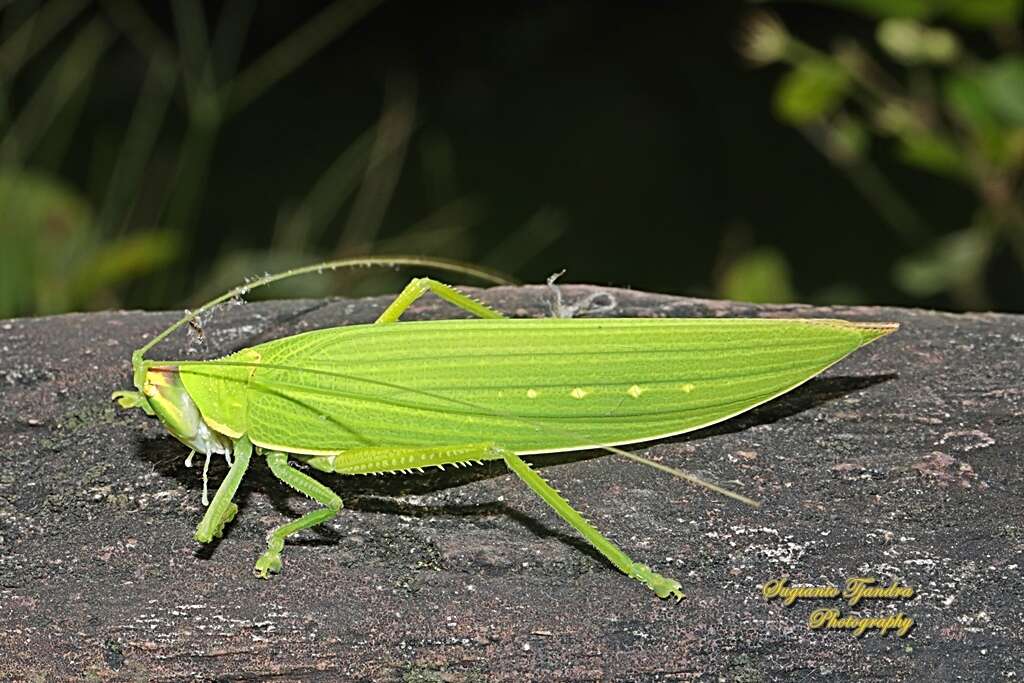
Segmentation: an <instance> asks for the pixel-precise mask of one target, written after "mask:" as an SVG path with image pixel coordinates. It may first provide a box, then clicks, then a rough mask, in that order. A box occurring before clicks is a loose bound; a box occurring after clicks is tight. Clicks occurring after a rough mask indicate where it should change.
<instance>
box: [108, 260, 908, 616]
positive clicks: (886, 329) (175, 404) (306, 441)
mask: <svg viewBox="0 0 1024 683" xmlns="http://www.w3.org/2000/svg"><path fill="white" fill-rule="evenodd" d="M379 263H389V264H395V263H402V264H410V263H411V264H413V265H416V264H419V265H431V264H432V263H433V264H434V265H436V261H434V260H430V259H428V260H426V261H424V260H417V259H406V258H376V259H346V260H343V261H334V262H328V263H324V264H318V265H314V266H309V267H306V268H301V269H296V270H295V271H288V272H285V273H280V274H277V275H272V276H266V277H264V278H260V279H258V280H255V281H253V282H250V283H248V284H246V285H243V286H241V287H238V288H236V289H235V290H232V291H231V292H228V293H226V294H224V295H223V296H221V297H218V298H217V299H215V300H213V301H211V302H209V303H208V304H206V305H204V306H203V307H201V308H199V309H197V310H196V311H195V312H194V313H190V314H189V315H187V316H186V317H185V318H182V319H181V320H180V321H178V322H177V323H176V324H174V325H172V326H171V327H169V328H168V329H167V330H165V331H163V332H162V333H160V334H159V335H157V336H156V337H154V338H153V339H152V340H151V341H150V342H149V343H147V344H146V345H145V346H143V347H142V348H140V349H138V350H137V351H135V352H134V353H133V355H132V369H133V375H134V384H135V388H136V390H135V391H119V392H116V393H115V394H114V398H116V399H118V401H119V403H120V405H121V406H123V407H128V408H140V409H142V410H144V411H145V412H146V413H147V414H149V415H156V416H157V417H159V418H160V420H161V421H162V422H163V423H164V425H165V426H166V428H167V430H168V431H169V432H170V433H171V434H172V435H173V436H175V437H176V438H177V439H179V440H180V441H182V442H183V443H185V444H186V445H187V446H189V447H190V448H192V449H193V451H194V452H195V451H198V452H200V453H202V454H204V455H205V456H206V457H207V462H208V461H209V457H210V455H211V454H224V455H225V457H227V458H229V462H230V463H231V464H230V468H229V470H228V473H227V475H226V476H225V478H224V480H223V482H222V483H221V484H220V487H219V488H218V489H217V492H216V494H215V495H214V497H213V501H212V502H211V503H210V504H209V507H208V508H207V510H206V513H205V515H204V516H203V519H202V521H200V523H199V526H198V528H197V529H196V532H195V539H196V540H197V541H199V542H201V543H209V542H210V541H211V540H212V539H213V538H214V537H218V536H221V535H222V534H223V533H224V528H225V525H226V524H228V523H229V522H230V521H231V520H232V519H233V518H234V516H235V514H236V512H237V510H238V508H237V506H236V505H235V503H233V502H232V497H233V496H234V494H235V491H236V490H237V489H238V486H239V483H240V482H241V480H242V477H243V476H244V475H245V472H246V469H247V467H248V466H249V462H250V459H251V457H252V455H253V453H256V454H257V455H262V456H263V457H264V458H265V459H266V461H267V464H268V465H269V467H270V470H271V471H272V472H273V473H274V475H275V476H277V477H278V478H279V479H280V480H282V481H283V482H284V483H285V484H287V485H288V486H290V487H292V488H293V489H295V490H296V491H298V492H300V493H302V494H304V495H306V496H307V497H309V498H311V499H312V500H314V501H315V502H317V503H319V504H320V507H319V508H317V509H315V510H313V511H312V512H309V513H308V514H306V515H304V516H302V517H300V518H299V519H296V520H294V521H292V522H289V523H287V524H284V525H283V526H280V527H278V528H276V529H274V530H273V531H272V532H271V533H270V534H269V535H268V537H267V549H266V551H265V552H264V553H263V554H262V555H261V556H260V557H259V559H258V560H257V562H256V565H255V568H254V571H255V573H256V575H257V576H260V577H263V578H266V577H268V576H269V575H270V574H272V573H277V572H280V571H281V553H282V550H283V548H284V543H285V539H286V538H287V537H288V536H290V535H292V534H294V533H296V532H299V531H301V530H303V529H308V528H310V527H313V526H316V525H318V524H321V523H323V522H326V521H327V520H329V519H331V518H332V517H334V516H335V515H336V514H337V513H338V511H339V510H340V509H341V508H342V501H341V498H340V497H338V495H337V494H335V493H334V492H333V491H332V490H331V489H330V488H329V487H328V486H327V485H325V484H323V483H321V482H320V481H319V480H317V479H315V478H314V477H312V476H310V475H309V474H306V473H305V472H303V471H302V470H301V469H299V468H297V467H295V466H293V465H292V464H290V463H289V461H290V460H291V461H295V462H299V463H304V464H305V466H307V467H311V468H313V469H316V470H319V471H322V472H326V473H334V474H342V475H354V474H380V473H389V472H391V473H394V472H397V473H401V472H410V471H417V470H422V469H423V468H425V467H432V466H433V467H441V468H443V467H444V466H446V465H455V466H461V465H469V464H473V463H479V462H483V461H486V460H500V461H503V462H504V463H505V465H507V467H508V468H509V469H510V470H511V471H512V472H513V473H514V474H515V475H517V476H518V477H519V478H520V479H521V480H522V481H523V482H524V483H526V485H527V486H529V487H530V488H531V489H532V490H533V491H534V492H535V493H536V494H537V495H539V496H540V497H541V498H542V499H543V500H544V501H545V502H546V503H547V504H548V505H550V506H551V508H552V509H553V510H554V511H555V512H556V513H557V514H558V515H559V516H560V517H561V518H562V519H563V520H564V521H565V522H567V523H568V524H569V525H571V526H572V527H574V528H575V529H576V530H577V531H578V532H579V533H580V534H581V535H582V536H583V537H584V538H585V539H586V540H587V541H588V542H590V543H591V544H592V545H593V546H594V547H595V548H596V549H597V550H598V551H599V552H600V553H601V554H602V555H603V556H604V557H605V558H607V559H608V561H609V562H611V564H612V565H614V566H615V567H616V568H618V569H619V570H621V571H622V572H623V573H624V574H626V575H627V576H629V577H631V578H634V579H636V580H638V581H640V582H641V583H643V584H644V585H646V586H647V587H649V588H650V589H651V590H653V591H654V592H655V593H656V594H657V595H658V596H660V597H663V598H666V597H676V598H681V597H682V596H683V593H682V590H681V587H680V584H679V583H678V582H676V581H675V580H673V579H670V578H668V577H664V576H662V575H660V574H658V573H656V572H655V571H654V570H652V569H651V568H650V567H648V566H647V565H645V564H641V563H638V562H634V561H633V560H632V559H631V558H630V557H629V556H628V555H627V554H626V553H624V552H623V551H622V550H620V549H619V548H618V547H617V546H616V545H615V544H613V543H612V542H611V541H609V540H608V539H607V538H605V537H604V536H603V535H602V534H601V533H600V532H599V531H598V530H597V529H596V528H595V527H594V526H592V525H591V524H590V523H589V522H587V521H586V520H585V519H584V518H583V516H582V515H580V514H579V513H578V512H577V511H576V510H575V509H573V507H572V506H571V505H570V504H569V502H568V501H567V500H566V499H565V498H563V497H562V495H561V494H560V493H559V492H558V491H556V490H555V489H554V488H553V487H551V486H550V485H549V484H548V483H547V482H546V481H545V480H544V479H543V478H542V477H541V476H540V475H539V474H538V473H537V472H535V471H534V470H533V469H532V468H531V467H530V465H529V464H528V463H527V462H526V461H525V460H523V458H522V457H521V456H525V455H537V454H543V453H552V452H559V451H571V450H582V449H593V448H601V449H605V450H609V451H612V452H615V453H618V454H621V455H624V456H626V457H630V458H633V459H641V458H639V456H637V455H635V454H632V453H630V452H629V451H626V450H623V449H621V448H619V446H622V445H623V444H631V443H637V442H641V441H649V440H652V439H659V438H663V437H667V436H672V435H676V434H681V433H684V432H689V431H693V430H696V429H700V428H701V427H705V426H708V425H711V424H714V423H717V422H721V421H723V420H726V419H729V418H730V417H733V416H735V415H737V414H739V413H742V412H745V411H747V410H750V409H751V408H753V407H755V406H758V405H760V404H762V403H764V402H766V401H769V400H771V399H773V398H775V397H777V396H779V395H781V394H783V393H786V392H787V391H790V390H791V389H793V388H795V387H797V386H799V385H800V384H803V383H804V382H806V381H807V380H808V379H810V378H811V377H813V376H815V375H817V374H819V373H820V372H822V371H823V370H825V369H826V368H828V367H829V366H831V365H833V364H834V363H837V362H839V361H840V360H842V359H843V358H844V357H845V356H846V355H848V354H849V353H851V352H853V351H854V350H856V349H857V348H859V347H861V346H863V345H865V344H867V343H869V342H871V341H874V340H875V339H878V338H879V337H882V336H884V335H886V334H889V333H891V332H893V331H894V330H895V329H896V328H897V325H895V324H890V323H858V322H846V321H842V320H825V319H768V318H715V319H703V318H643V319H642V318H589V319H587V318H542V319H509V318H505V317H503V316H502V315H501V314H500V313H498V312H497V311H495V310H493V309H492V308H490V307H488V306H486V305H484V304H482V303H480V302H478V301H476V300H474V299H472V298H470V297H469V296H467V295H465V294H463V293H461V292H460V291H458V290H456V289H455V288H453V287H450V286H448V285H445V284H442V283H440V282H437V281H434V280H431V279H427V278H417V279H413V280H412V281H411V282H410V283H409V285H408V286H407V287H406V288H405V289H404V290H403V291H402V292H401V293H400V294H399V295H398V296H397V298H396V299H395V300H394V301H393V302H392V303H391V304H390V305H389V306H388V307H387V308H386V309H385V310H384V312H383V313H381V314H380V317H379V318H377V320H376V322H375V323H373V324H368V325H349V326H343V327H334V328H328V329H323V330H316V331H312V332H306V333H302V334H297V335H294V336H290V337H285V338H281V339H277V340H274V341H270V342H267V343H263V344H259V345H256V346H253V347H250V348H245V349H242V350H240V351H238V352H236V353H232V354H231V355H228V356H225V357H223V358H221V359H217V360H208V361H197V360H159V361H156V360H148V359H146V358H144V356H145V354H146V353H147V352H148V351H149V350H150V349H151V348H152V347H153V346H154V345H155V344H157V343H158V342H160V341H161V340H163V339H164V338H166V337H167V335H168V334H170V333H171V332H173V331H174V330H176V329H177V328H179V327H181V326H183V325H186V324H189V323H190V321H191V320H193V319H194V318H195V317H196V316H198V315H200V314H203V313H206V312H207V311H209V310H210V309H211V308H213V307H214V306H216V305H218V304H220V303H222V302H224V301H226V300H228V299H231V298H233V297H235V296H238V295H240V294H245V293H247V292H248V291H250V290H252V289H254V288H256V287H260V286H263V285H265V284H269V283H271V282H275V281H277V280H281V279H284V278H287V277H292V276H294V275H298V274H303V273H309V272H315V271H318V270H323V269H331V268H336V267H340V266H350V265H367V264H379ZM455 269H456V270H459V271H460V272H463V273H466V272H468V271H467V270H466V269H465V268H461V267H457V268H455ZM471 274H472V273H471ZM478 274H479V273H478ZM428 292H432V293H433V294H435V295H437V296H439V297H440V298H441V299H443V300H444V301H447V302H449V303H451V304H453V305H454V306H457V307H459V308H461V309H463V310H464V311H467V312H469V313H470V314H472V315H473V316H475V317H474V318H470V319H458V320H434V321H413V322H399V318H400V317H401V315H402V313H403V312H405V311H406V309H408V308H409V306H410V305H411V304H412V303H413V302H414V301H416V300H417V299H418V298H419V297H420V296H422V295H423V294H426V293H428ZM190 458H191V454H190ZM648 464H655V466H657V467H659V468H660V469H665V470H669V471H673V473H676V474H679V472H678V471H677V470H672V468H670V467H668V466H665V465H661V464H660V463H648ZM716 490H718V489H716Z"/></svg>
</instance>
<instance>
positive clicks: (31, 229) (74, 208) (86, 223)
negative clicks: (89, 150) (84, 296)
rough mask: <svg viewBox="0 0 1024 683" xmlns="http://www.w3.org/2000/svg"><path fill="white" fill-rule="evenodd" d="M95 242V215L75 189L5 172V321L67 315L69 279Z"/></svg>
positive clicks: (1, 235)
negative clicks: (48, 314) (72, 267)
mask: <svg viewBox="0 0 1024 683" xmlns="http://www.w3.org/2000/svg"><path fill="white" fill-rule="evenodd" d="M91 239H92V209H91V207H90V206H89V204H88V202H86V201H85V199H83V198H82V196H81V195H79V194H78V193H77V192H76V191H75V190H74V188H72V187H71V186H69V185H66V184H64V183H62V182H61V181H59V180H58V179H56V178H53V177H50V176H48V175H45V174H42V173H34V172H31V171H22V170H8V171H0V242H2V244H3V245H4V247H3V249H0V252H2V253H3V255H2V258H0V317H12V316H15V315H28V314H31V313H41V312H57V311H63V310H67V301H68V298H69V285H68V282H67V279H66V278H65V277H64V274H65V273H66V272H67V268H68V264H69V263H70V262H72V261H73V260H74V259H76V258H78V254H80V253H81V251H82V250H83V247H84V245H85V244H87V243H88V242H89V241H90V240H91Z"/></svg>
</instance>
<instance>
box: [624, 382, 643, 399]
mask: <svg viewBox="0 0 1024 683" xmlns="http://www.w3.org/2000/svg"><path fill="white" fill-rule="evenodd" d="M626 393H627V394H629V395H630V396H632V397H633V398H640V394H642V393H644V390H643V389H641V388H640V386H639V385H636V384H634V385H633V386H631V387H630V388H629V389H626Z"/></svg>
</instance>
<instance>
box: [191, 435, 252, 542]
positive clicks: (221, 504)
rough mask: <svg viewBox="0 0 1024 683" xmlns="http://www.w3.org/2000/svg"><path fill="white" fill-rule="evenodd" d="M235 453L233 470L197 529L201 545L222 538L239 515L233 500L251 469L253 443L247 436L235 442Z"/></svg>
mask: <svg viewBox="0 0 1024 683" xmlns="http://www.w3.org/2000/svg"><path fill="white" fill-rule="evenodd" d="M233 451H234V453H233V454H234V461H233V462H232V463H231V469H229V470H228V474H227V476H226V477H224V481H222V482H221V483H220V486H219V487H218V488H217V493H215V494H214V496H213V501H212V502H211V503H210V506H209V507H207V508H206V514H205V515H203V519H202V520H201V521H200V522H199V526H198V527H196V533H195V539H196V540H197V541H199V542H200V543H209V542H210V541H212V540H213V539H214V537H219V536H222V535H223V534H224V526H225V525H226V524H227V523H228V522H230V521H231V520H232V519H234V518H235V515H236V514H237V513H238V506H237V505H235V504H234V503H233V502H232V500H231V499H232V498H234V497H235V492H236V491H237V490H238V485H239V484H241V483H242V477H243V476H245V471H246V470H247V469H248V468H249V459H250V457H251V456H252V443H250V441H249V439H248V438H247V437H246V436H242V437H241V438H240V439H238V440H237V441H235V443H234V448H233Z"/></svg>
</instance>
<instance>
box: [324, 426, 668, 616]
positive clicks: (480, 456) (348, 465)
mask: <svg viewBox="0 0 1024 683" xmlns="http://www.w3.org/2000/svg"><path fill="white" fill-rule="evenodd" d="M484 460H504V461H505V463H506V465H507V466H508V468H509V469H510V470H512V472H514V473H515V474H516V475H517V476H518V477H519V478H520V479H522V480H523V481H524V482H525V483H526V485H527V486H529V487H530V488H531V489H532V490H533V491H534V493H536V494H537V495H539V496H540V497H541V499H542V500H544V502H546V503H547V504H548V505H550V506H551V508H552V509H554V511H555V512H556V513H558V515H559V516H560V517H561V518H562V519H564V520H565V521H566V522H568V523H569V524H570V525H571V526H572V527H573V528H575V529H576V530H577V531H578V532H580V534H581V535H582V536H583V537H584V538H585V539H586V540H587V541H588V542H589V543H590V544H591V545H593V546H594V548H596V549H597V550H598V552H600V553H601V554H602V555H604V556H605V557H606V558H607V559H608V561H609V562H611V563H612V564H613V565H615V567H617V568H618V569H619V570H620V571H622V572H623V573H624V574H626V575H627V576H629V577H631V578H634V579H636V580H637V581H640V582H641V583H643V584H644V585H646V586H647V587H648V588H650V589H651V590H653V591H654V592H655V593H657V595H658V596H659V597H662V598H667V597H675V598H677V599H681V598H682V597H683V592H682V590H681V587H680V585H679V583H678V582H677V581H674V580H673V579H670V578H667V577H664V576H661V575H660V574H658V573H656V572H654V571H653V570H651V568H650V567H648V566H647V565H644V564H640V563H638V562H634V561H633V560H632V558H630V557H629V556H628V555H627V554H626V553H625V552H623V551H622V550H621V549H620V548H619V547H618V546H616V545H615V544H614V543H612V542H611V541H610V540H608V539H607V538H605V537H604V535H602V534H601V532H600V531H598V530H597V529H596V528H595V527H594V526H593V525H591V524H590V523H589V522H587V521H586V520H585V519H584V518H583V516H582V515H581V514H580V513H579V512H577V511H576V510H575V509H573V507H572V506H571V505H570V504H569V502H568V501H567V500H565V499H564V498H563V497H562V496H561V495H560V494H559V493H558V491H556V490H555V489H554V488H553V487H552V486H551V485H550V484H548V483H547V482H546V481H545V480H544V479H543V478H542V477H541V476H540V475H539V474H537V473H536V472H535V471H534V470H533V469H531V468H530V466H529V465H528V464H527V463H526V462H524V461H523V460H522V459H521V458H520V457H519V456H517V455H516V454H515V453H513V452H512V451H509V450H506V449H503V448H499V447H497V446H494V445H493V444H464V445H455V446H439V447H436V448H386V447H372V448H356V449H352V450H349V451H345V452H343V453H341V454H339V455H330V456H315V457H312V458H310V459H308V460H307V462H308V464H309V465H311V466H312V467H314V468H316V469H319V470H322V471H325V472H336V473H339V474H379V473H386V472H408V471H412V470H421V469H422V468H424V467H443V466H445V465H463V464H469V463H472V462H482V461H484Z"/></svg>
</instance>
